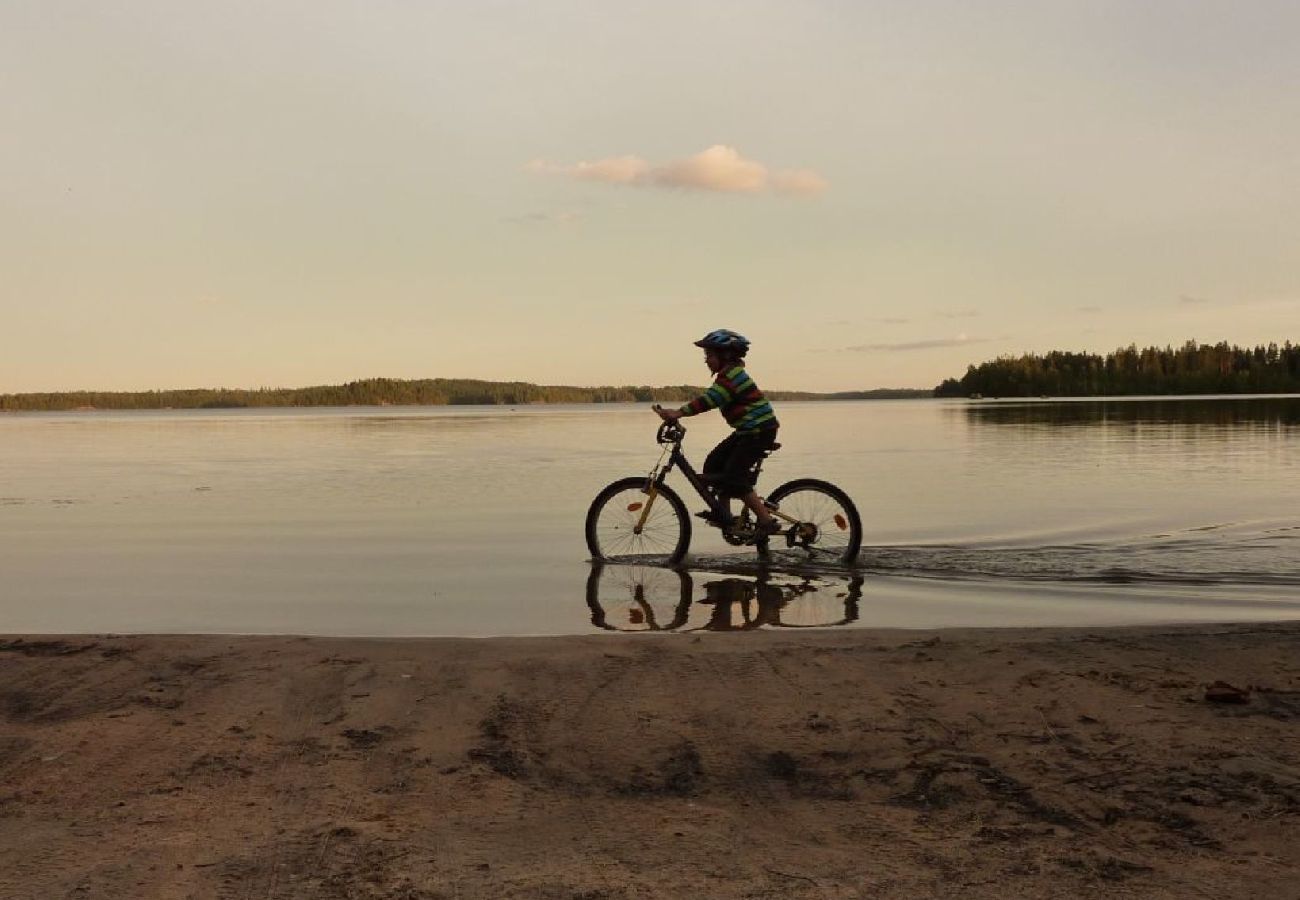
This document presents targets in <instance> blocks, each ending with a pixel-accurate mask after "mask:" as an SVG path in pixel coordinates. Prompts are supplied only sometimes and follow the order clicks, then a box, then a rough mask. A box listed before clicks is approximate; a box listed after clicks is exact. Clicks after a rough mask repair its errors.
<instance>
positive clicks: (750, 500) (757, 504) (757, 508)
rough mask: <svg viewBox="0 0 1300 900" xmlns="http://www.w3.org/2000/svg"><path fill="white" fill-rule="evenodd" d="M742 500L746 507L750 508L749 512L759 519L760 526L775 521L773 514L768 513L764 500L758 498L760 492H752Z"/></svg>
mask: <svg viewBox="0 0 1300 900" xmlns="http://www.w3.org/2000/svg"><path fill="white" fill-rule="evenodd" d="M741 499H742V500H743V501H744V503H745V506H746V507H748V508H749V511H750V512H752V513H753V514H754V518H755V519H757V520H758V521H759V523H760V524H766V523H768V522H771V521H773V518H772V513H771V512H769V511H768V508H767V504H765V503H764V502H763V498H762V497H760V496H758V491H750V492H749V493H748V494H746V495H745V496H744V497H742V498H741Z"/></svg>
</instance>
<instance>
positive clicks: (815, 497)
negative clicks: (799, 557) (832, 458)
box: [767, 478, 862, 564]
mask: <svg viewBox="0 0 1300 900" xmlns="http://www.w3.org/2000/svg"><path fill="white" fill-rule="evenodd" d="M767 502H768V503H770V504H772V505H774V506H777V507H779V508H780V510H781V512H783V513H785V514H786V515H788V516H793V517H794V518H796V519H798V520H799V521H800V522H807V523H809V524H812V525H814V526H816V528H817V532H816V537H815V538H814V539H812V540H810V541H808V542H806V543H800V542H799V540H798V539H795V540H794V541H792V542H791V543H790V546H791V547H803V549H805V550H807V551H808V553H809V554H810V555H811V554H812V553H813V552H814V551H820V552H823V553H828V554H830V555H833V556H834V557H835V558H836V559H837V560H838V561H839V562H842V563H845V564H849V563H852V562H853V561H854V560H856V559H857V558H858V551H859V550H860V549H861V548H862V516H861V515H859V514H858V508H857V506H855V505H854V503H853V500H852V499H850V498H849V495H848V494H846V493H844V491H842V490H840V489H839V488H838V487H836V486H835V485H833V484H831V483H830V482H829V481H821V480H820V479H817V478H796V479H795V480H794V481H787V482H786V483H785V484H783V485H781V486H780V487H778V488H777V489H776V490H774V491H772V493H770V494H768V495H767ZM783 524H784V523H783ZM792 527H793V526H792Z"/></svg>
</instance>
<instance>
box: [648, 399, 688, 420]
mask: <svg viewBox="0 0 1300 900" xmlns="http://www.w3.org/2000/svg"><path fill="white" fill-rule="evenodd" d="M652 409H654V411H655V412H657V413H659V418H661V419H663V420H664V421H665V422H676V421H677V420H678V419H680V418H681V417H682V414H681V413H680V412H678V411H677V410H675V409H664V408H663V407H662V406H660V405H659V404H658V403H656V404H655V405H654V406H653V407H652Z"/></svg>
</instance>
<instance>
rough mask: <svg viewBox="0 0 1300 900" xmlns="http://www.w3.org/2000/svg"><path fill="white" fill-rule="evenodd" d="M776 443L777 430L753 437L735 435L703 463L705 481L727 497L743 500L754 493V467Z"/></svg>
mask: <svg viewBox="0 0 1300 900" xmlns="http://www.w3.org/2000/svg"><path fill="white" fill-rule="evenodd" d="M775 443H776V429H775V428H769V429H767V430H766V431H759V432H755V433H754V434H741V433H740V432H738V431H733V432H732V433H731V434H730V435H728V436H727V437H726V438H724V439H723V441H722V443H720V444H718V446H716V447H714V448H713V449H712V450H711V451H710V452H709V455H708V457H707V458H706V459H705V460H704V476H705V480H706V481H708V482H709V483H710V484H712V485H713V486H714V487H716V488H717V490H718V493H719V494H721V495H722V496H724V497H743V496H745V495H746V494H748V493H749V492H750V491H752V490H753V489H754V466H755V465H756V464H757V463H758V461H759V460H761V459H762V458H763V456H764V454H765V453H767V451H769V450H771V449H772V445H773V444H775Z"/></svg>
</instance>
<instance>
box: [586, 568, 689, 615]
mask: <svg viewBox="0 0 1300 900" xmlns="http://www.w3.org/2000/svg"><path fill="white" fill-rule="evenodd" d="M692 591H693V587H692V584H691V576H690V574H689V573H688V572H687V571H686V570H685V569H671V568H667V567H664V566H637V565H622V564H612V565H606V564H605V563H600V562H597V563H593V564H592V567H591V574H590V575H588V576H587V607H588V608H589V609H590V610H591V624H592V625H595V626H596V627H597V628H604V629H606V630H608V631H672V630H674V629H677V628H681V627H682V626H683V625H685V624H686V620H687V619H688V618H690V614H691V593H692Z"/></svg>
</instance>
